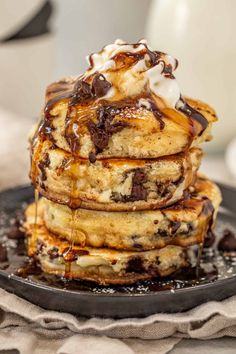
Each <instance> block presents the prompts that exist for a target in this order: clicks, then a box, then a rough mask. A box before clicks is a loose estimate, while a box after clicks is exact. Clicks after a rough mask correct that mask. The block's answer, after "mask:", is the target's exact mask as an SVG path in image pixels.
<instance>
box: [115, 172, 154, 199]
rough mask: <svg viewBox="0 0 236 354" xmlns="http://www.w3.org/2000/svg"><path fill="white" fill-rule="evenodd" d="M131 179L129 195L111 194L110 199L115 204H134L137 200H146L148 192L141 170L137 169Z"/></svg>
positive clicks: (145, 177) (145, 179) (143, 173)
mask: <svg viewBox="0 0 236 354" xmlns="http://www.w3.org/2000/svg"><path fill="white" fill-rule="evenodd" d="M133 171H134V174H133V177H132V189H131V194H130V195H122V194H120V193H113V194H112V195H111V199H112V200H114V201H115V202H123V203H127V202H135V201H138V200H145V201H146V200H147V196H148V192H147V189H146V187H145V186H144V184H145V183H146V182H147V180H148V179H147V176H146V174H145V172H144V171H143V169H141V168H137V169H135V170H133ZM130 172H131V171H130Z"/></svg>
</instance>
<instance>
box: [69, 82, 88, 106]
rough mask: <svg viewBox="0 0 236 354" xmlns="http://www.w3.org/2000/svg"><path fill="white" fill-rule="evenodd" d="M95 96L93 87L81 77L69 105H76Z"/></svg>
mask: <svg viewBox="0 0 236 354" xmlns="http://www.w3.org/2000/svg"><path fill="white" fill-rule="evenodd" d="M92 97H93V93H92V88H91V86H90V84H89V83H87V82H85V81H83V80H81V79H79V80H77V82H76V83H75V85H74V89H73V96H72V98H71V100H70V102H69V105H74V104H77V103H80V102H82V101H86V100H89V99H91V98H92Z"/></svg>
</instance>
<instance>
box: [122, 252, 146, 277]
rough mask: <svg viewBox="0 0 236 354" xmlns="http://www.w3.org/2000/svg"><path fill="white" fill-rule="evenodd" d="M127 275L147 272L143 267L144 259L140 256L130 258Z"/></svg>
mask: <svg viewBox="0 0 236 354" xmlns="http://www.w3.org/2000/svg"><path fill="white" fill-rule="evenodd" d="M126 272H127V273H139V274H140V273H143V272H145V268H144V265H143V261H142V258H141V257H139V256H135V257H133V258H130V259H129V261H128V264H127V266H126Z"/></svg>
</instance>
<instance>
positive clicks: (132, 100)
mask: <svg viewBox="0 0 236 354" xmlns="http://www.w3.org/2000/svg"><path fill="white" fill-rule="evenodd" d="M89 63H90V67H89V68H88V70H87V71H86V72H85V73H84V74H83V75H81V76H79V77H78V78H68V79H63V80H60V81H58V82H56V83H53V84H52V85H50V86H49V87H48V89H47V91H46V104H45V109H44V112H43V114H42V119H41V122H40V124H39V126H38V129H37V131H36V133H35V138H37V137H38V136H40V137H41V138H43V139H48V138H49V139H50V140H51V141H52V142H53V143H54V144H55V145H56V146H58V147H59V148H61V149H63V150H66V151H68V152H70V153H72V154H73V155H76V156H79V157H82V158H87V159H88V158H90V159H92V160H95V159H100V158H114V157H115V158H117V157H129V158H138V159H142V158H158V157H161V156H167V155H173V154H178V153H180V152H182V151H185V150H186V149H188V148H190V147H192V146H197V145H198V144H199V143H201V142H204V141H206V140H209V139H210V138H211V126H212V123H213V122H214V121H215V120H216V114H215V111H214V110H213V109H212V108H211V107H209V106H208V105H207V104H205V103H203V102H201V101H197V100H193V99H188V98H184V97H183V96H182V95H181V93H180V90H179V87H178V84H177V81H176V79H175V77H174V75H173V71H174V70H175V69H176V68H177V65H178V62H177V60H175V59H173V58H172V57H170V56H169V55H167V54H165V53H161V52H157V51H153V50H151V49H150V48H149V47H148V46H147V43H146V42H143V41H141V42H139V43H136V44H126V43H124V42H121V41H116V42H115V43H114V44H112V45H109V46H106V47H104V48H103V49H102V51H100V52H99V53H95V54H93V55H91V56H90V60H89Z"/></svg>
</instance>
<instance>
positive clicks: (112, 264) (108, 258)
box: [28, 223, 188, 284]
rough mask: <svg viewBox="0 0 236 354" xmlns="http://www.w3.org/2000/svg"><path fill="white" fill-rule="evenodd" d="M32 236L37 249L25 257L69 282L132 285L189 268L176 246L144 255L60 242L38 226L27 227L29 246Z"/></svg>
mask: <svg viewBox="0 0 236 354" xmlns="http://www.w3.org/2000/svg"><path fill="white" fill-rule="evenodd" d="M35 234H36V235H37V236H36V248H35V247H32V246H30V247H29V248H28V254H29V255H30V256H33V257H35V258H36V260H37V261H38V262H39V264H40V266H41V268H42V270H43V271H44V272H46V273H49V274H55V275H58V276H63V277H66V278H70V279H82V280H90V281H95V282H97V283H99V284H132V283H135V282H137V281H140V280H145V279H151V278H153V277H163V276H167V275H169V274H171V273H173V272H175V271H176V270H178V269H180V268H182V267H185V266H187V265H188V261H187V255H186V251H185V250H184V249H183V248H181V247H178V246H167V247H164V248H162V249H160V250H152V251H146V252H126V251H115V250H111V249H108V248H89V247H85V248H82V247H79V246H76V245H72V244H71V243H69V242H67V241H62V240H60V239H59V238H58V237H57V236H54V235H53V234H52V233H50V232H49V231H48V230H47V229H46V228H45V227H44V226H43V224H41V225H40V223H39V224H37V225H36V226H35V225H34V224H31V225H28V235H29V239H28V242H29V244H30V245H32V243H31V238H32V237H34V235H35ZM32 235H33V236H32Z"/></svg>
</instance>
